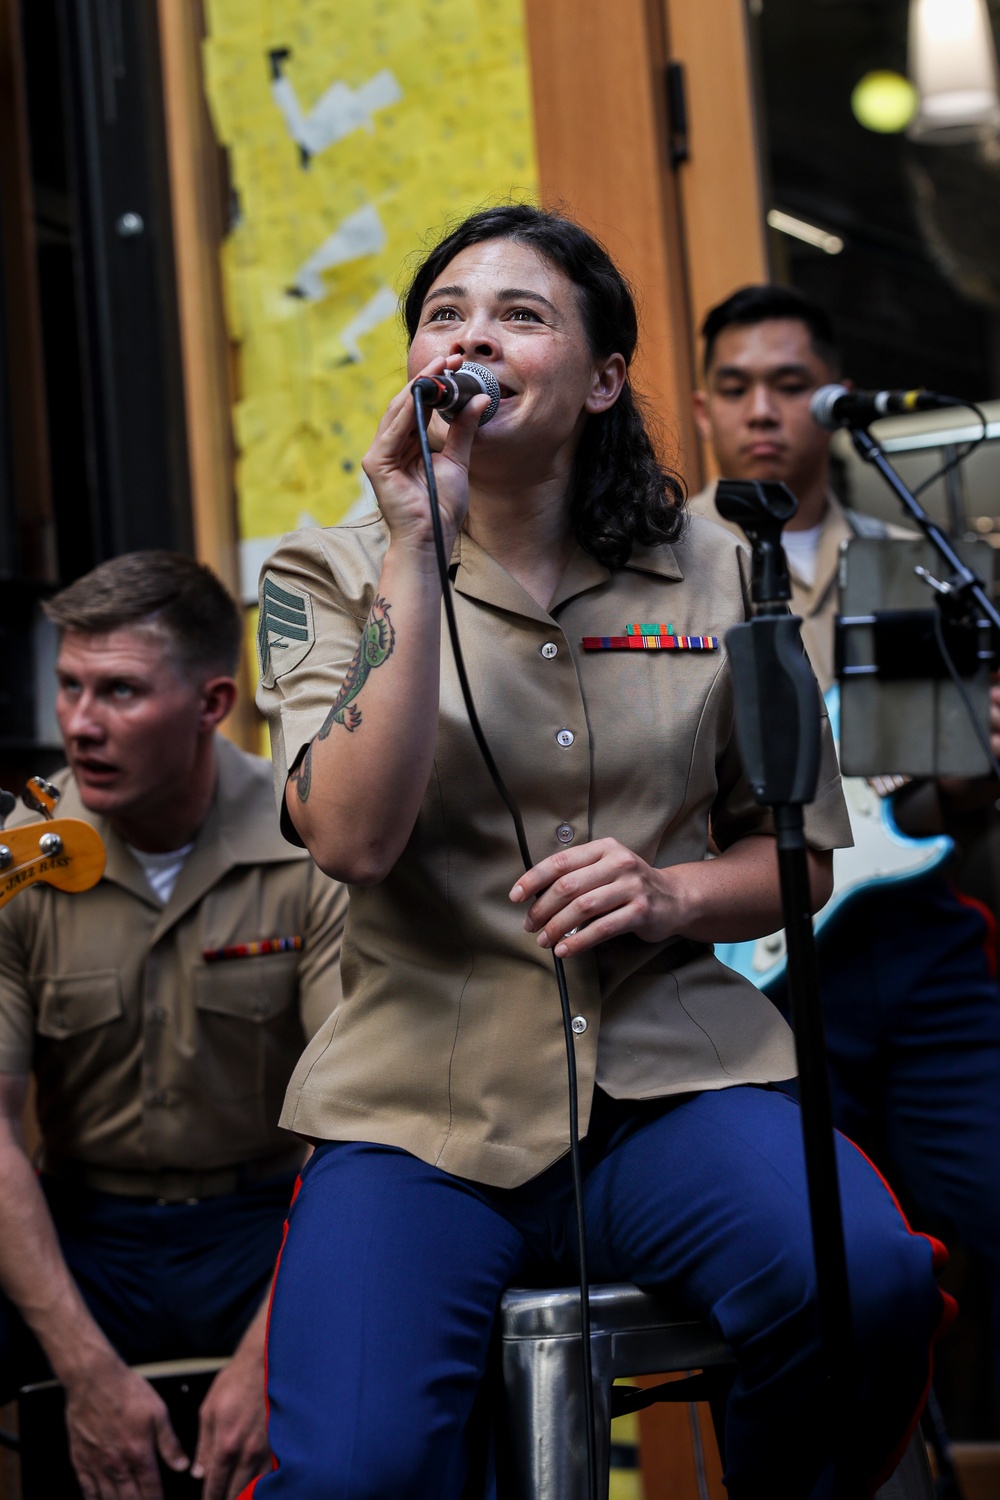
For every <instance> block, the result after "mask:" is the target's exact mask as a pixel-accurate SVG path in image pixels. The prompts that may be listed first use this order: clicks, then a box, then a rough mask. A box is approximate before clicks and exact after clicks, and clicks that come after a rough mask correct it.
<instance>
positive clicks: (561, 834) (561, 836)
mask: <svg viewBox="0 0 1000 1500" xmlns="http://www.w3.org/2000/svg"><path fill="white" fill-rule="evenodd" d="M556 838H557V839H558V840H559V842H560V844H571V843H572V842H573V840H574V839H575V838H576V833H575V832H574V830H573V828H572V826H571V825H570V824H569V823H560V824H559V827H558V828H557V829H556Z"/></svg>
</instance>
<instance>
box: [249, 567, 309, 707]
mask: <svg viewBox="0 0 1000 1500" xmlns="http://www.w3.org/2000/svg"><path fill="white" fill-rule="evenodd" d="M315 639H316V628H315V625H314V624H313V607H312V600H311V599H310V597H309V595H308V594H299V593H296V592H295V591H294V590H292V589H290V588H289V587H288V585H287V583H282V584H279V583H275V581H274V579H273V578H272V577H271V575H270V573H265V574H264V582H263V586H262V588H261V594H260V619H259V620H258V622H257V660H258V663H259V665H260V680H261V682H262V683H263V684H264V686H265V687H274V684H275V682H276V681H277V679H278V678H279V677H283V676H284V675H285V673H286V672H290V671H291V670H292V668H293V667H297V666H298V664H299V662H300V661H304V660H305V658H306V657H307V656H308V655H309V652H310V651H311V650H312V647H313V642H314V641H315Z"/></svg>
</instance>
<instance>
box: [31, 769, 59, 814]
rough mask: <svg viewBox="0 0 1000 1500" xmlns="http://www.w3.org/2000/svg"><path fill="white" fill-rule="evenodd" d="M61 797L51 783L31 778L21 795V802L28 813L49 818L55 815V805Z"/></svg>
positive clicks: (36, 777) (35, 777) (38, 777)
mask: <svg viewBox="0 0 1000 1500" xmlns="http://www.w3.org/2000/svg"><path fill="white" fill-rule="evenodd" d="M61 796H62V792H60V790H59V788H58V787H57V786H53V785H52V783H51V781H45V780H43V779H42V777H41V776H32V777H30V778H29V780H28V784H27V786H26V787H25V788H24V791H23V792H22V793H21V801H22V802H23V803H24V805H25V807H26V808H27V809H28V811H29V812H33V813H41V815H42V817H43V818H51V817H53V816H54V815H55V810H56V803H57V802H58V801H59V798H60V797H61Z"/></svg>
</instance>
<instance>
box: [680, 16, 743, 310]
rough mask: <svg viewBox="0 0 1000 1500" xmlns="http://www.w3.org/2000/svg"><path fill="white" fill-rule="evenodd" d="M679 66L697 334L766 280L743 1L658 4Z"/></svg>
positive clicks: (686, 223) (685, 212) (683, 191)
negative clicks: (724, 306) (733, 299)
mask: <svg viewBox="0 0 1000 1500" xmlns="http://www.w3.org/2000/svg"><path fill="white" fill-rule="evenodd" d="M663 4H664V7H665V12H666V21H667V35H668V39H669V45H670V56H671V58H672V59H674V60H676V61H679V62H682V63H683V64H684V71H685V79H686V86H687V106H688V139H689V144H690V157H689V159H688V161H687V162H685V163H684V164H683V166H682V167H681V168H680V171H679V173H678V183H679V186H680V192H681V201H682V206H683V215H684V234H685V241H686V247H687V265H688V279H689V288H690V304H691V313H692V315H693V319H694V326H695V328H697V326H698V325H699V324H700V322H701V320H702V318H703V317H704V316H705V313H706V312H707V311H708V309H709V308H710V307H712V306H714V304H715V303H716V302H721V301H722V299H723V298H724V297H727V296H728V295H729V293H730V292H733V291H735V290H736V288H737V287H739V286H743V285H745V284H746V283H747V282H751V281H766V280H767V277H768V265H767V240H766V229H765V225H764V204H763V195H762V189H761V172H760V157H759V152H758V147H757V132H756V127H755V122H754V107H753V85H752V74H751V67H750V52H749V38H748V35H747V20H746V10H745V0H697V4H692V3H691V0H663Z"/></svg>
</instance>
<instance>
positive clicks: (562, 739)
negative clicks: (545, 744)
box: [556, 729, 576, 749]
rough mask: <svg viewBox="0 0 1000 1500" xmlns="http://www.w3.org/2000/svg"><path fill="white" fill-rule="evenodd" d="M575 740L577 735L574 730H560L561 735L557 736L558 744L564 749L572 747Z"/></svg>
mask: <svg viewBox="0 0 1000 1500" xmlns="http://www.w3.org/2000/svg"><path fill="white" fill-rule="evenodd" d="M575 739H576V735H575V734H574V733H573V731H572V729H560V731H559V733H558V734H557V735H556V741H557V743H558V744H560V745H562V747H563V748H564V749H565V748H566V747H567V746H568V745H572V743H573V741H574V740H575Z"/></svg>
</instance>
